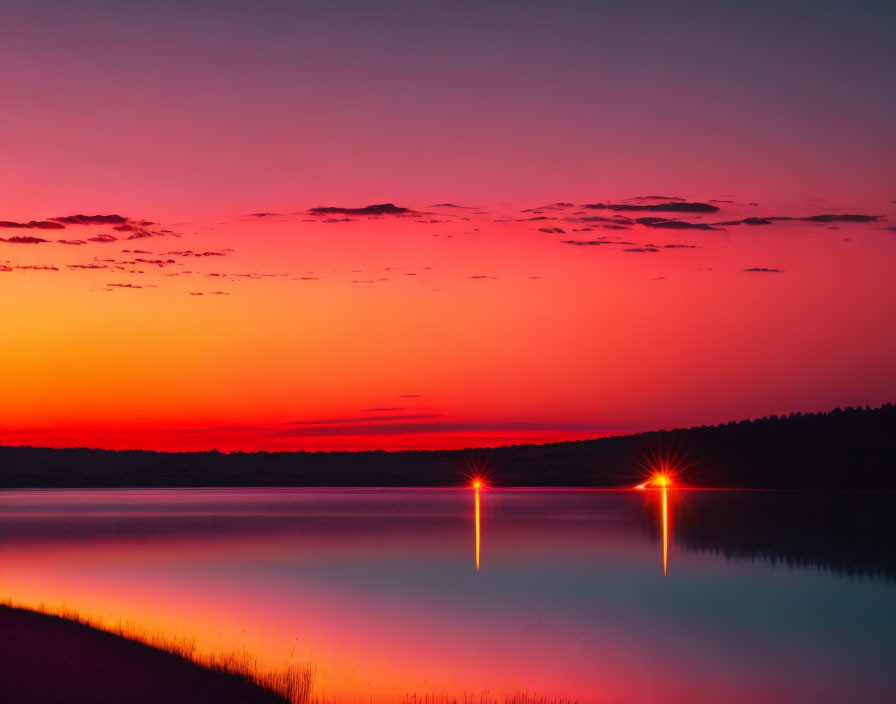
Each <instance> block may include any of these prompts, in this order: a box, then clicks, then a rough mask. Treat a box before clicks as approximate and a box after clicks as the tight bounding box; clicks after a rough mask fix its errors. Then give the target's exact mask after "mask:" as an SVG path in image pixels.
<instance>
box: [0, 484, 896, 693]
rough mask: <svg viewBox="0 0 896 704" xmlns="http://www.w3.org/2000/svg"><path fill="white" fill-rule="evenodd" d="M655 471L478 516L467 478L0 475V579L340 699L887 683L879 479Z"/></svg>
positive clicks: (890, 614)
mask: <svg viewBox="0 0 896 704" xmlns="http://www.w3.org/2000/svg"><path fill="white" fill-rule="evenodd" d="M661 494H662V492H660V491H659V490H652V491H644V492H637V491H525V490H496V489H486V490H483V491H481V492H480V496H479V521H478V525H477V520H476V517H477V510H476V497H475V492H474V491H473V490H472V489H458V490H296V489H248V490H245V489H222V490H218V489H211V490H209V489H198V490H66V491H55V490H54V491H46V490H45V491H14V492H0V598H2V599H11V600H12V601H14V602H19V603H24V604H30V605H38V604H45V605H47V606H58V605H62V604H65V605H67V606H70V607H74V608H76V609H78V610H79V611H81V612H82V613H84V614H86V615H89V616H92V617H95V618H102V619H106V620H113V621H117V620H119V619H124V620H126V621H130V622H134V623H136V624H138V625H140V626H142V627H145V628H146V629H147V630H150V631H154V632H158V631H161V632H164V633H166V634H170V635H174V634H183V635H186V636H189V637H195V638H196V639H197V642H198V643H199V644H200V646H201V647H203V648H208V649H231V648H234V647H237V648H243V647H247V648H249V649H251V650H252V651H254V652H256V653H258V654H259V656H260V657H261V658H263V660H264V661H265V662H266V663H268V664H271V665H278V664H282V663H285V662H286V661H287V660H289V659H292V660H294V661H298V662H311V663H313V664H314V666H315V668H316V670H317V690H318V692H319V693H323V694H325V695H327V696H328V697H330V696H335V697H336V698H337V700H338V701H345V702H374V703H377V702H392V701H399V700H404V698H405V696H406V695H408V694H413V693H417V694H418V695H419V694H423V693H447V694H452V695H461V694H462V693H464V692H466V693H475V694H476V695H477V696H478V695H479V694H481V693H483V692H488V693H489V694H491V695H493V696H496V697H500V696H503V695H504V694H505V693H507V692H513V691H517V690H528V691H529V692H533V691H537V692H538V693H539V694H543V695H546V696H556V697H563V698H570V699H573V700H578V701H579V702H583V703H590V702H605V701H606V702H721V701H725V702H757V701H763V702H818V701H835V700H836V701H863V702H891V701H894V700H896V667H894V666H893V663H894V662H896V581H894V575H896V566H894V564H893V559H894V557H893V547H892V543H891V542H890V537H891V535H892V534H891V533H888V532H887V530H888V529H887V528H881V526H887V525H888V524H887V521H888V520H889V518H890V515H891V511H892V507H893V498H892V497H891V496H872V497H867V496H866V497H855V496H852V497H848V496H847V497H837V496H831V495H810V494H806V495H803V494H778V495H765V494H762V493H754V492H737V493H728V492H670V493H669V495H668V496H667V497H666V508H665V515H666V520H665V522H664V521H663V515H664V510H663V500H662V496H661ZM477 538H478V541H477ZM477 560H478V567H477Z"/></svg>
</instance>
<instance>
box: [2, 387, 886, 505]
mask: <svg viewBox="0 0 896 704" xmlns="http://www.w3.org/2000/svg"><path fill="white" fill-rule="evenodd" d="M663 457H665V458H671V459H673V460H674V464H675V466H676V467H678V468H680V469H681V470H682V478H683V480H685V481H686V482H687V483H688V484H690V485H692V486H704V487H729V488H776V489H785V488H789V489H806V488H816V489H876V490H881V489H887V490H892V489H896V406H894V405H893V404H890V403H888V404H885V405H883V406H881V407H880V408H876V409H871V408H868V407H867V406H866V407H865V408H846V409H839V408H838V409H835V410H833V411H830V412H828V413H812V414H799V413H796V414H793V413H792V414H790V415H787V416H784V415H782V416H771V417H769V418H761V419H759V420H743V421H732V422H730V423H727V424H724V425H716V426H700V427H694V428H687V429H679V430H671V431H663V430H661V431H655V432H648V433H639V434H636V435H623V436H616V437H609V438H601V439H599V440H582V441H576V442H562V443H551V444H546V445H511V446H508V447H499V448H486V449H470V450H414V451H400V452H385V451H374V452H252V453H245V452H235V453H230V454H224V453H220V452H217V451H211V452H177V453H166V452H150V451H142V450H127V451H114V450H94V449H86V448H75V449H64V450H56V449H50V448H37V447H0V488H25V487H31V488H39V487H166V486H167V487H179V486H384V487H387V486H456V485H459V484H462V483H464V482H465V481H466V479H465V477H469V476H470V475H471V474H472V473H474V472H485V473H486V474H487V476H488V477H489V481H490V482H491V483H492V484H494V485H498V486H532V487H538V486H553V487H562V486H626V485H631V484H634V483H636V482H638V481H641V479H642V478H643V476H644V473H645V468H646V467H647V466H648V465H649V464H650V463H651V461H652V459H653V460H655V459H657V458H663Z"/></svg>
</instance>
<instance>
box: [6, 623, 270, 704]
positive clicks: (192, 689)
mask: <svg viewBox="0 0 896 704" xmlns="http://www.w3.org/2000/svg"><path fill="white" fill-rule="evenodd" d="M0 634H2V638H0V694H2V699H3V701H4V702H10V704H12V703H13V702H29V704H56V703H57V702H58V703H59V704H81V703H82V702H83V704H113V703H114V704H125V702H127V704H158V703H159V702H165V703H166V704H285V702H286V700H285V699H283V698H282V697H280V696H279V695H276V694H274V693H272V692H269V691H267V690H265V689H262V688H261V687H259V686H257V685H255V684H254V683H252V682H249V681H248V680H247V679H246V678H244V677H241V676H239V675H232V674H227V673H223V672H215V671H213V670H207V669H205V668H202V667H200V666H198V665H196V664H194V663H192V662H189V661H187V660H184V659H183V658H181V657H179V656H177V655H172V654H170V653H166V652H163V651H161V650H156V649H155V648H151V647H149V646H146V645H143V644H142V643H137V642H135V641H132V640H127V639H125V638H121V637H120V636H117V635H113V634H111V633H105V632H103V631H98V630H96V629H93V628H90V627H89V626H84V625H82V624H79V623H75V622H73V621H67V620H65V619H61V618H57V617H55V616H47V615H44V614H40V613H35V612H33V611H26V610H22V609H15V608H10V607H7V606H0Z"/></svg>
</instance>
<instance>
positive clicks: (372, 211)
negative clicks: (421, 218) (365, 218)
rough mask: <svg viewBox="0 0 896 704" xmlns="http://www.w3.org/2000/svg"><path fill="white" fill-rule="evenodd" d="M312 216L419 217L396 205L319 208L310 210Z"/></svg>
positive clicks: (411, 211)
mask: <svg viewBox="0 0 896 704" xmlns="http://www.w3.org/2000/svg"><path fill="white" fill-rule="evenodd" d="M308 213H309V214H311V215H418V214H419V213H417V212H416V211H414V210H411V209H410V208H402V207H399V206H397V205H395V204H394V203H381V204H379V205H365V206H364V207H363V208H342V207H337V206H320V205H319V206H317V207H316V208H311V209H309V210H308Z"/></svg>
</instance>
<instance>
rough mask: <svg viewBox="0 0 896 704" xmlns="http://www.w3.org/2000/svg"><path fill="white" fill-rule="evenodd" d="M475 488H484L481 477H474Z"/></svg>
mask: <svg viewBox="0 0 896 704" xmlns="http://www.w3.org/2000/svg"><path fill="white" fill-rule="evenodd" d="M473 488H474V489H481V488H482V480H481V479H474V480H473Z"/></svg>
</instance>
